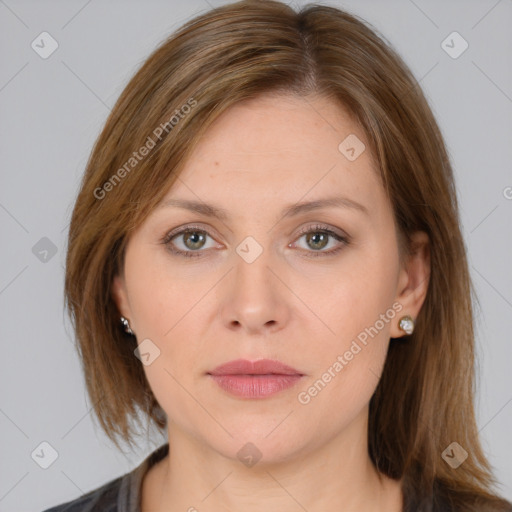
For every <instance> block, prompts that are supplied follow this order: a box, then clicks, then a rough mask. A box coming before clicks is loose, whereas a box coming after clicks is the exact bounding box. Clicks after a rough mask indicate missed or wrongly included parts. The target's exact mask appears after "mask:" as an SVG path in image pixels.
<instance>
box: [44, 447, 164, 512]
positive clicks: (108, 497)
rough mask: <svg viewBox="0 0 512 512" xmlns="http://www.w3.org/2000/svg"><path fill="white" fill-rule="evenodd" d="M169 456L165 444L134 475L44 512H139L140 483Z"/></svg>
mask: <svg viewBox="0 0 512 512" xmlns="http://www.w3.org/2000/svg"><path fill="white" fill-rule="evenodd" d="M168 453H169V443H166V444H164V445H162V446H160V448H157V449H156V450H155V451H154V452H152V453H151V454H149V455H148V456H147V457H146V458H145V459H144V460H143V461H142V462H141V463H140V464H139V465H138V466H137V467H136V468H135V469H134V470H133V471H131V472H129V473H126V474H124V475H122V476H120V477H118V478H116V479H114V480H111V481H110V482H107V483H106V484H104V485H102V486H101V487H98V488H97V489H94V490H92V491H90V492H88V493H87V494H84V495H82V496H80V497H79V498H76V499H74V500H72V501H68V502H66V503H62V504H60V505H57V506H55V507H53V508H49V509H47V510H44V511H43V512H100V511H101V512H140V509H141V485H142V479H143V478H144V475H145V474H146V473H147V472H148V471H149V469H150V468H151V467H152V466H154V465H155V464H156V463H157V462H158V461H160V460H162V459H163V458H164V457H165V456H166V455H167V454H168Z"/></svg>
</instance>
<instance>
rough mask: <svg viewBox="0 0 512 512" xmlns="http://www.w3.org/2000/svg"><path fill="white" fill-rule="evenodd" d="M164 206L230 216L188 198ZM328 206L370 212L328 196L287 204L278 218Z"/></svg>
mask: <svg viewBox="0 0 512 512" xmlns="http://www.w3.org/2000/svg"><path fill="white" fill-rule="evenodd" d="M166 207H177V208H183V209H185V210H189V211H191V212H195V213H199V214H202V215H205V216H207V217H214V218H217V219H219V220H222V221H227V220H228V219H229V217H230V215H229V212H228V210H225V209H224V208H220V207H218V206H214V205H212V204H208V203H204V202H202V201H191V200H188V199H167V200H166V201H164V202H162V203H160V204H159V205H158V207H157V208H158V209H160V208H166ZM329 207H337V208H350V209H353V210H356V211H359V212H361V213H364V214H365V215H369V214H370V212H369V211H368V209H367V208H366V206H364V205H362V204H360V203H357V202H356V201H353V200H352V199H349V198H347V197H328V198H324V199H317V200H315V201H308V202H302V203H296V204H293V205H290V206H287V207H286V208H284V209H283V210H282V212H281V217H280V218H287V217H294V216H296V215H299V214H301V213H307V212H312V211H316V210H320V209H322V208H329Z"/></svg>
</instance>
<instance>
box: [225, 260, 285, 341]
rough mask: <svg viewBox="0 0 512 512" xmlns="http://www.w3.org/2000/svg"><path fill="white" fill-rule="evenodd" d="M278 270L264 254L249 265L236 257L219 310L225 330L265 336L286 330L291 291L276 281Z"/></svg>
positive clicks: (227, 277) (278, 280)
mask: <svg viewBox="0 0 512 512" xmlns="http://www.w3.org/2000/svg"><path fill="white" fill-rule="evenodd" d="M278 268H279V267H278V266H277V265H276V263H275V260H274V262H272V261H271V258H270V257H269V256H268V253H267V252H266V251H265V250H264V251H263V253H262V254H261V255H260V256H259V257H258V258H256V260H254V261H252V262H248V261H246V260H244V258H243V257H240V256H239V255H238V254H237V255H235V257H234V268H233V269H232V271H231V272H229V274H228V276H226V283H225V289H224V295H223V303H222V306H221V318H222V321H223V323H224V325H225V326H226V327H227V328H228V329H230V330H233V331H238V332H239V333H242V332H244V333H246V334H253V335H254V334H261V335H265V334H269V333H273V332H277V331H279V330H281V329H283V328H284V327H285V325H286V324H287V323H288V322H289V318H290V309H289V305H288V300H289V295H290V291H289V290H288V289H287V288H286V286H285V285H284V284H283V283H282V281H281V280H280V279H279V278H278V277H277V275H279V270H278ZM281 279H282V278H281ZM287 295H288V297H287Z"/></svg>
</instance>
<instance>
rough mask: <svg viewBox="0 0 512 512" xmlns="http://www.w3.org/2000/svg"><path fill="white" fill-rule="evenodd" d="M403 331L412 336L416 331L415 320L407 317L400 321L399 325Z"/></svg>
mask: <svg viewBox="0 0 512 512" xmlns="http://www.w3.org/2000/svg"><path fill="white" fill-rule="evenodd" d="M398 325H399V327H400V329H402V331H405V332H406V333H407V334H412V332H413V331H414V320H413V319H412V317H411V316H409V315H405V316H403V317H402V318H401V319H400V323H399V324H398Z"/></svg>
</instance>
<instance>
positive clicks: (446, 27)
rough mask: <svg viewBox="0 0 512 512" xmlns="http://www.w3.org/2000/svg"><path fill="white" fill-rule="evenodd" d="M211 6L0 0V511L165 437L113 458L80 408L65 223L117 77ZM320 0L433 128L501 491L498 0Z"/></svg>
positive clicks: (504, 180)
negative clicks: (342, 14)
mask: <svg viewBox="0 0 512 512" xmlns="http://www.w3.org/2000/svg"><path fill="white" fill-rule="evenodd" d="M223 3H229V2H222V1H218V2H216V1H213V0H208V1H207V0H193V1H192V0H190V1H187V2H178V1H169V0H168V1H148V2H143V1H130V2H128V1H124V2H121V1H109V2H106V1H103V2H101V1H99V0H93V1H74V0H73V1H67V2H54V1H45V2H36V1H33V2H29V1H14V0H5V1H3V0H0V39H1V46H0V51H1V58H2V60H1V63H2V64H1V69H0V109H1V110H0V130H1V134H0V154H1V155H2V159H1V187H0V226H1V230H2V231H1V233H2V240H3V243H2V245H1V249H0V251H1V258H2V260H1V262H2V264H1V265H0V311H1V318H0V339H1V343H2V355H3V357H2V362H1V372H0V384H1V387H0V389H1V395H0V432H1V433H2V435H1V436H0V449H1V455H0V460H1V461H2V462H1V468H0V511H9V512H16V511H25V512H26V511H40V510H42V509H44V508H46V507H49V506H52V505H56V504H57V503H61V502H63V501H66V500H70V499H73V498H75V497H77V496H78V495H80V494H81V493H82V492H86V491H89V490H91V489H93V488H96V487H98V486H99V485H102V484H104V483H106V482H107V481H108V480H110V479H112V478H115V477H117V476H119V475H121V474H123V473H125V472H127V471H129V470H131V469H132V468H133V467H135V465H137V464H139V463H140V462H141V461H142V459H143V458H144V457H146V456H147V455H148V454H149V452H150V451H152V450H153V449H154V448H155V447H156V446H159V445H160V444H162V443H163V442H164V441H165V439H164V438H162V437H160V436H157V435H155V433H154V432H153V433H151V434H150V435H148V437H147V439H146V440H145V439H143V440H142V441H141V443H140V449H139V450H138V451H136V452H135V453H134V452H132V453H126V454H122V453H120V452H118V451H117V450H116V449H115V447H113V446H112V445H111V444H110V443H109V442H108V440H107V438H106V437H105V436H104V434H102V432H101V430H100V429H99V427H98V426H97V422H96V421H95V419H94V418H93V417H92V414H91V404H90V403H89V401H88V399H87V397H86V395H85V388H84V383H83V377H82V373H81V368H80V363H79V360H78V356H77V354H76V352H75V349H74V345H73V342H72V337H73V334H72V330H71V325H70V323H69V320H68V319H67V317H66V316H65V315H64V312H63V293H62V288H63V272H64V260H65V250H66V233H67V232H66V230H67V226H68V222H69V218H70V213H71V208H72V204H73V200H74V197H75V194H76V192H77V186H78V183H79V179H80V177H81V174H82V172H83V170H84V166H85V164H86V161H87V157H88V155H89V152H90V150H91V148H92V145H93V142H94V140H95V138H96V137H97V135H98V134H99V131H100V128H101V127H102V125H103V123H104V121H105V119H106V117H107V115H108V113H109V109H110V108H111V107H112V106H113V105H114V102H115V100H116V99H117V97H118V95H119V94H120V93H121V91H122V89H123V87H124V86H125V85H126V83H127V81H128V80H129V78H130V77H131V76H132V74H133V73H134V71H135V70H136V68H137V67H138V66H139V65H140V63H141V62H143V60H144V59H145V58H146V57H147V56H148V55H149V53H150V52H151V51H152V50H153V48H154V47H155V46H156V45H157V44H158V43H159V42H160V41H162V40H163V39H164V38H165V37H166V36H167V35H168V34H170V33H171V32H172V31H173V30H174V29H176V28H177V27H178V26H180V25H181V24H182V23H183V22H184V21H186V20H188V19H190V18H191V17H192V16H194V15H196V14H198V13H200V12H204V11H205V10H207V9H209V8H210V6H212V7H213V6H218V5H221V4H223ZM303 3H305V2H302V1H297V0H296V2H295V5H298V4H300V5H302V4H303ZM323 3H324V4H331V5H335V6H339V7H344V8H346V9H348V10H349V11H351V12H353V13H355V14H358V15H360V16H361V17H363V18H364V19H365V20H367V21H369V22H370V23H371V24H372V25H373V26H374V27H375V28H377V29H378V30H379V31H381V32H382V34H383V35H384V36H385V38H387V40H388V41H389V42H391V43H392V45H393V46H394V47H395V48H396V49H397V50H398V51H399V53H400V54H401V55H402V56H403V58H404V59H405V61H406V62H407V64H408V65H409V66H410V67H411V69H412V71H413V73H414V74H415V76H416V77H417V79H418V80H420V83H421V85H422V87H423V89H424V91H425V92H426V94H427V97H428V99H429V102H430V104H431V107H432V108H433V110H434V114H435V115H436V116H437V119H438V122H439V124H440V126H441V130H442V132H443V134H444V136H445V138H446V142H447V145H448V149H449V152H450V155H451V159H452V163H453V165H454V169H455V173H456V179H457V187H458V194H459V199H460V204H461V208H462V221H463V227H464V236H465V240H466V244H467V247H468V251H469V260H470V264H471V273H472V277H473V279H474V282H475V285H476V288H477V291H478V295H479V300H480V304H481V313H479V312H478V310H477V327H478V332H477V350H478V358H479V367H478V369H479V371H478V377H479V380H478V401H477V404H476V406H477V415H478V416H477V417H478V425H479V428H480V432H481V436H482V441H483V444H484V448H485V450H486V453H487V454H488V456H489V459H490V461H491V464H492V465H493V467H494V468H495V472H496V476H497V478H498V480H499V481H501V482H502V488H501V491H502V493H503V495H504V496H505V497H507V498H508V499H512V460H511V456H510V455H511V448H512V441H511V438H510V433H511V431H512V429H511V426H512V403H511V401H512V386H511V383H512V377H511V371H510V362H511V360H512V357H511V356H512V343H511V336H510V332H511V329H512V315H511V308H512V272H511V270H510V252H511V249H512V240H511V233H512V229H511V228H512V225H511V219H512V200H511V198H512V188H507V187H512V173H511V163H510V162H512V145H511V135H512V115H511V114H512V63H511V62H512V60H511V55H512V35H511V28H510V27H512V0H501V1H496V0H489V1H484V0H482V1H460V2H456V1H450V2H446V1H444V0H443V1H427V0H414V1H412V0H396V1H386V2H382V1H380V2H379V1H369V0H366V1H359V2H358V1H356V0H353V1H338V2H333V1H331V2H323ZM43 31H47V32H49V33H50V34H51V35H52V37H53V38H54V39H55V40H56V41H57V42H58V44H59V47H58V49H57V50H56V51H55V53H53V54H52V55H51V56H50V57H49V58H47V59H42V58H41V57H40V56H39V55H38V54H37V53H36V52H35V51H34V50H33V49H32V48H31V43H32V41H33V40H35V39H36V37H37V36H38V35H39V34H40V33H41V32H43ZM453 31H458V32H459V33H460V34H461V35H462V36H463V37H464V39H466V40H467V41H468V43H469V48H468V49H467V50H466V51H465V52H464V53H463V54H462V55H461V56H460V57H458V58H457V59H453V58H452V57H450V56H449V55H448V54H447V53H446V52H445V51H444V50H443V48H442V47H441V42H442V41H443V40H444V39H445V38H446V37H447V36H448V35H449V34H450V33H451V32H453ZM43 237H47V238H48V239H49V240H51V242H52V243H53V244H54V245H55V248H56V254H55V255H54V256H53V257H52V256H51V252H50V253H49V254H48V256H47V261H46V262H44V261H41V260H40V259H39V258H38V257H36V255H35V254H34V252H33V250H32V248H33V247H34V246H35V245H36V244H37V243H38V242H39V241H40V239H41V238H43ZM39 243H40V244H41V243H42V244H44V243H47V242H39ZM36 247H39V246H36ZM36 252H37V251H36ZM507 262H508V263H507ZM43 441H46V442H48V443H50V444H51V445H52V446H53V447H54V448H55V450H56V451H57V452H58V458H57V460H56V461H55V462H54V463H53V464H52V465H51V466H50V467H49V468H48V469H42V468H41V467H40V466H39V465H38V464H36V463H35V462H34V460H33V459H32V457H31V454H32V453H33V451H34V450H35V449H36V448H37V447H38V446H39V445H40V443H41V442H43Z"/></svg>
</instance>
